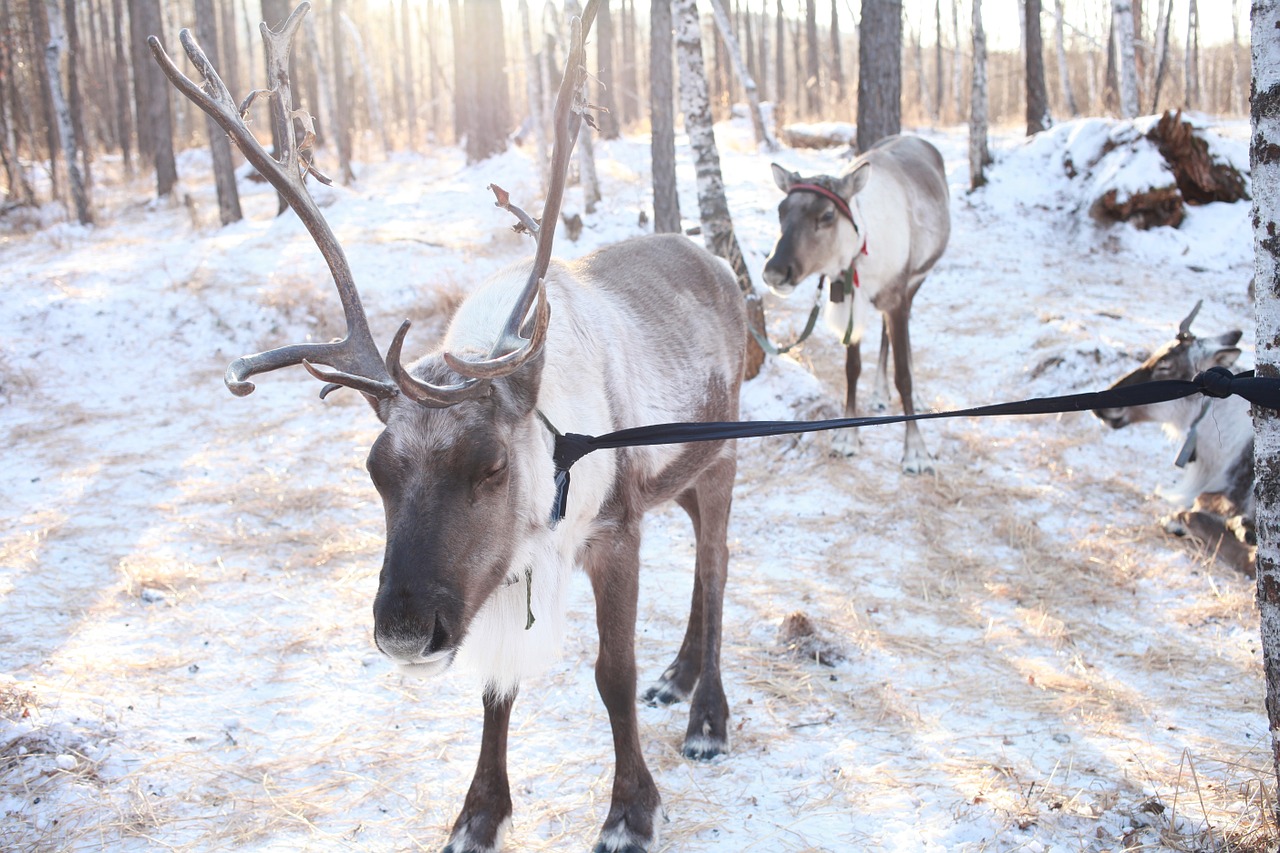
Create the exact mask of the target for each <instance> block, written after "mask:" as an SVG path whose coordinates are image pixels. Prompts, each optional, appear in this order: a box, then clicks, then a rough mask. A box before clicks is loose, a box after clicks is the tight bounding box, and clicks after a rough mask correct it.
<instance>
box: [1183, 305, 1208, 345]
mask: <svg viewBox="0 0 1280 853" xmlns="http://www.w3.org/2000/svg"><path fill="white" fill-rule="evenodd" d="M1203 304H1204V300H1203V299H1197V300H1196V307H1194V308H1192V309H1191V313H1190V314H1188V315H1187V319H1185V320H1183V321H1182V322H1181V323H1179V324H1178V340H1180V341H1187V340H1191V339H1192V338H1194V337H1195V335H1193V334H1191V323H1192V322H1193V321H1194V320H1195V319H1196V315H1197V314H1199V313H1200V306H1201V305H1203Z"/></svg>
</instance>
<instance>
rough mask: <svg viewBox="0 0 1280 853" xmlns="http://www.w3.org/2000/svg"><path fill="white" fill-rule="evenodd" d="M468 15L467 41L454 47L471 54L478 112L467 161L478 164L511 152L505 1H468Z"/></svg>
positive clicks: (469, 137)
mask: <svg viewBox="0 0 1280 853" xmlns="http://www.w3.org/2000/svg"><path fill="white" fill-rule="evenodd" d="M464 12H465V19H466V31H467V38H466V41H464V42H462V43H461V44H459V43H458V42H455V43H454V47H455V49H462V47H461V45H465V46H466V48H467V52H468V53H469V54H470V61H469V62H468V68H467V73H468V74H469V75H470V76H471V77H472V78H473V79H474V81H475V90H474V97H475V101H474V106H475V108H474V109H473V110H472V111H471V116H470V120H471V124H470V127H469V128H468V129H467V161H468V162H470V163H476V162H479V161H480V160H485V159H487V158H489V157H492V156H493V155H494V154H499V153H501V152H503V151H506V150H507V134H508V133H509V132H510V129H511V106H510V96H509V94H508V92H507V68H506V64H507V60H506V49H505V47H504V44H505V39H504V37H503V26H502V3H501V0H466V4H465V8H464ZM458 88H459V90H461V88H462V87H461V86H459V87H458Z"/></svg>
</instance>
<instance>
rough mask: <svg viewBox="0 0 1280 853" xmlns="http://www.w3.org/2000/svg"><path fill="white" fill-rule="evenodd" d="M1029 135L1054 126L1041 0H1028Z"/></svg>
mask: <svg viewBox="0 0 1280 853" xmlns="http://www.w3.org/2000/svg"><path fill="white" fill-rule="evenodd" d="M1026 10H1027V20H1026V27H1027V136H1033V135H1035V134H1037V133H1039V132H1040V131H1042V130H1046V129H1048V128H1049V127H1052V126H1053V119H1052V118H1051V117H1050V115H1049V96H1048V92H1047V91H1046V87H1045V82H1044V42H1043V41H1042V40H1041V38H1040V0H1026Z"/></svg>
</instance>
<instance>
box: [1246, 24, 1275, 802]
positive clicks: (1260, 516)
mask: <svg viewBox="0 0 1280 853" xmlns="http://www.w3.org/2000/svg"><path fill="white" fill-rule="evenodd" d="M1252 27H1253V33H1252V59H1253V87H1252V90H1253V98H1252V101H1251V112H1252V116H1251V123H1252V133H1251V134H1250V138H1251V139H1252V143H1251V146H1250V158H1249V159H1250V166H1251V171H1252V176H1253V245H1254V292H1255V308H1254V310H1255V314H1256V318H1257V329H1258V331H1257V372H1258V375H1259V376H1266V377H1271V378H1277V377H1280V344H1278V343H1277V342H1280V240H1277V239H1276V233H1277V231H1280V156H1277V153H1276V152H1277V151H1280V39H1277V38H1276V37H1275V33H1276V30H1278V29H1280V0H1253V24H1252ZM1254 429H1255V438H1254V469H1255V472H1256V474H1255V477H1256V479H1255V482H1254V495H1255V498H1256V502H1257V508H1256V514H1257V517H1256V529H1257V536H1258V555H1257V573H1258V616H1259V621H1260V623H1261V633H1262V668H1263V673H1264V674H1265V676H1266V708H1267V720H1268V722H1269V724H1270V725H1269V728H1270V731H1271V755H1272V761H1273V767H1274V770H1275V773H1276V779H1277V781H1280V466H1277V465H1276V460H1277V459H1278V458H1280V413H1278V412H1275V411H1273V410H1271V409H1265V408H1262V407H1255V408H1254ZM1278 789H1280V788H1278ZM1271 809H1272V815H1273V816H1276V817H1280V809H1276V804H1275V803H1272V804H1271Z"/></svg>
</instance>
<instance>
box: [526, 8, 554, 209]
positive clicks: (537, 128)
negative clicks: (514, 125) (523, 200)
mask: <svg viewBox="0 0 1280 853" xmlns="http://www.w3.org/2000/svg"><path fill="white" fill-rule="evenodd" d="M519 12H520V43H521V45H522V47H523V48H524V64H525V75H524V81H525V84H524V88H525V97H527V98H528V100H529V124H530V125H531V129H532V131H533V152H534V161H535V162H536V163H537V164H538V182H539V184H540V186H541V188H542V191H543V192H546V189H547V170H548V168H549V167H550V165H551V164H550V162H549V161H548V159H547V143H546V137H545V136H544V135H543V131H544V130H545V127H544V125H543V117H542V73H541V70H540V68H539V67H538V65H539V63H538V57H537V56H536V55H535V54H534V52H533V34H532V27H530V25H529V2H528V0H520V6H519Z"/></svg>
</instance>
